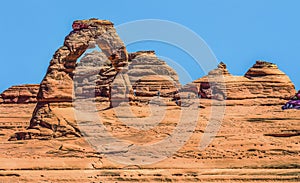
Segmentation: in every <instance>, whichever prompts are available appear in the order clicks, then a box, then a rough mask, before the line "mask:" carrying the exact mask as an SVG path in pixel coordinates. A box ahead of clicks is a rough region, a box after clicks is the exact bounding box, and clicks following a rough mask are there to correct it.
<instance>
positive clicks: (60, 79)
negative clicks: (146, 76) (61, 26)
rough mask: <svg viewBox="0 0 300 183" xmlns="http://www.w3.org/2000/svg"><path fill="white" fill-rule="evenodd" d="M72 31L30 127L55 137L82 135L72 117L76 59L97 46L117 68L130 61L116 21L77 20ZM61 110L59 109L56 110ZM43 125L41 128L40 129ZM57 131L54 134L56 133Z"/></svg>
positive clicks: (49, 74) (45, 84)
mask: <svg viewBox="0 0 300 183" xmlns="http://www.w3.org/2000/svg"><path fill="white" fill-rule="evenodd" d="M72 27H73V30H72V31H71V32H70V34H69V35H68V36H67V37H66V38H65V41H64V45H63V46H62V47H60V48H59V49H58V50H57V51H56V52H55V54H54V55H53V58H52V60H51V61H50V65H49V67H48V70H47V73H46V75H45V77H44V79H43V80H42V82H41V84H40V88H39V93H38V96H37V101H38V102H37V105H36V108H35V110H34V112H33V115H32V119H31V121H30V126H29V129H39V130H40V133H43V134H45V135H49V136H52V135H53V134H54V136H61V135H67V134H73V135H76V136H80V133H79V130H78V129H77V127H76V123H75V120H74V118H72V116H69V117H68V115H62V114H63V113H64V112H65V113H66V114H67V113H72V112H71V111H72V109H71V107H72V103H71V102H72V96H73V75H74V73H73V71H74V70H75V68H76V61H77V59H78V58H79V57H80V56H81V55H82V54H83V53H84V52H85V51H86V50H87V49H89V48H93V47H95V46H96V45H98V47H99V48H100V49H101V50H102V52H103V53H104V54H105V55H106V57H108V58H109V60H110V61H111V63H112V65H113V67H114V69H115V70H116V71H117V72H118V71H120V70H122V68H123V67H124V66H126V65H127V62H128V54H127V51H126V47H125V45H124V43H123V42H122V40H121V39H120V38H119V36H118V35H117V33H116V30H115V29H114V26H113V23H111V22H110V21H107V20H98V19H89V20H77V21H74V23H73V26H72ZM58 108H59V109H60V110H58V111H59V112H58V113H57V112H56V109H58ZM41 127H42V128H41ZM53 132H54V133H53Z"/></svg>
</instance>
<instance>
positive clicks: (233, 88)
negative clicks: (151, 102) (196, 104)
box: [194, 61, 295, 105]
mask: <svg viewBox="0 0 300 183" xmlns="http://www.w3.org/2000/svg"><path fill="white" fill-rule="evenodd" d="M218 73H219V74H221V75H223V77H215V75H217V74H218ZM218 76H219V75H218ZM218 82H220V83H223V85H222V87H220V85H218V84H215V83H218ZM194 83H195V84H196V86H197V87H198V88H199V90H200V92H202V93H203V95H202V96H203V97H204V98H221V99H223V98H226V99H227V100H247V99H259V100H262V99H266V100H265V102H266V103H265V104H270V103H269V102H270V101H272V100H274V101H275V99H276V102H279V103H281V104H282V103H283V102H284V100H287V99H289V98H290V97H292V96H293V95H294V94H295V87H294V85H293V83H292V82H291V80H290V79H289V77H288V76H287V75H286V74H284V73H283V72H282V71H280V70H279V69H278V67H277V66H276V65H275V64H272V63H269V62H264V61H257V62H256V63H255V64H254V65H253V67H251V68H250V69H249V70H248V72H247V73H246V74H245V76H233V75H231V74H230V73H229V72H228V70H227V68H226V65H225V64H224V63H221V64H219V66H218V68H217V69H215V70H213V71H211V72H210V73H209V75H208V76H205V77H203V78H200V79H198V80H196V81H194ZM220 96H222V97H220ZM282 99H284V100H282ZM237 103H239V102H238V101H237ZM250 103H251V102H250ZM252 104H253V102H252V103H251V105H252ZM260 104H263V103H261V102H260Z"/></svg>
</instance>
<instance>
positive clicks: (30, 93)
mask: <svg viewBox="0 0 300 183" xmlns="http://www.w3.org/2000/svg"><path fill="white" fill-rule="evenodd" d="M38 91H39V85H37V84H26V85H17V86H12V87H10V88H8V89H7V90H5V91H4V92H3V93H2V94H1V97H0V103H35V102H36V101H37V100H36V96H37V93H38Z"/></svg>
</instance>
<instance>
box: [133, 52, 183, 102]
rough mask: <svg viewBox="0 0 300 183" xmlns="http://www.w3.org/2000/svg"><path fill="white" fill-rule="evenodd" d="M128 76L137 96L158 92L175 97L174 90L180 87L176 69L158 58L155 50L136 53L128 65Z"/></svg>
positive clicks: (156, 93)
mask: <svg viewBox="0 0 300 183" xmlns="http://www.w3.org/2000/svg"><path fill="white" fill-rule="evenodd" d="M131 57H132V56H131ZM128 76H129V79H130V83H131V84H132V88H133V90H134V92H135V96H137V97H153V96H156V95H158V94H159V95H161V96H164V97H173V96H174V92H175V91H176V90H178V89H179V88H180V83H179V79H178V75H177V73H176V71H175V70H174V69H172V68H171V67H170V66H168V65H167V64H166V63H165V62H164V61H162V60H160V59H158V58H157V56H156V55H155V52H154V51H140V52H136V53H134V57H133V58H132V60H131V62H130V64H129V67H128Z"/></svg>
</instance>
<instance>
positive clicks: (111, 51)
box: [0, 19, 295, 138]
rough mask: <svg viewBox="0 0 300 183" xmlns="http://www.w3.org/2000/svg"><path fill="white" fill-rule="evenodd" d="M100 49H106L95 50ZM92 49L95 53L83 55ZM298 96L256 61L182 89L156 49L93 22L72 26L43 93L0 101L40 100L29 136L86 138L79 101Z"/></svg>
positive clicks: (13, 92) (13, 93) (270, 67)
mask: <svg viewBox="0 0 300 183" xmlns="http://www.w3.org/2000/svg"><path fill="white" fill-rule="evenodd" d="M96 46H98V47H99V48H100V49H101V51H95V48H96ZM88 49H94V50H93V51H92V52H91V53H86V54H84V53H85V52H87V50H88ZM79 59H80V60H79ZM37 91H39V92H38V94H37ZM26 92H27V93H26ZM178 92H180V95H179V93H178ZM294 92H295V90H294V85H293V84H292V82H291V81H290V79H289V78H288V76H286V75H285V74H284V73H283V72H282V71H280V70H279V69H278V68H277V66H276V65H275V64H272V63H268V62H262V61H257V62H256V64H255V65H254V66H253V67H252V68H250V69H249V71H248V72H247V73H246V74H245V76H233V75H231V74H230V73H229V72H228V70H227V68H226V65H225V64H224V63H220V64H219V65H218V68H217V69H214V70H212V71H211V72H209V74H208V75H207V76H205V77H203V78H200V79H198V80H196V81H194V82H193V83H190V84H188V85H185V86H183V87H181V86H180V84H179V81H178V76H177V74H176V72H175V71H174V70H173V69H172V68H171V67H169V66H168V65H167V64H166V63H165V62H164V61H162V60H160V59H158V58H157V56H156V55H155V52H154V51H139V52H135V53H127V51H126V47H125V46H124V43H123V42H122V41H121V39H120V38H119V37H118V35H117V33H116V31H115V29H114V27H113V24H112V23H111V22H109V21H106V20H97V19H90V20H80V21H75V22H74V23H73V30H72V31H71V33H70V34H69V35H68V36H67V37H66V38H65V41H64V45H63V46H62V47H60V48H59V49H58V50H57V51H56V52H55V54H54V55H53V58H52V60H51V61H50V65H49V67H48V70H47V73H46V75H45V77H44V79H43V80H42V82H41V84H40V88H39V90H38V89H37V85H34V87H33V86H32V87H29V86H22V87H13V88H11V89H8V90H7V91H5V92H4V93H3V94H2V95H1V98H0V102H5V103H9V102H12V103H22V102H37V105H36V108H35V109H34V111H33V114H32V118H31V120H30V125H29V127H28V130H31V131H35V132H36V134H34V133H32V132H30V137H33V138H34V137H35V136H44V137H45V136H46V137H49V138H51V137H60V136H69V135H71V136H78V137H79V136H81V134H80V130H79V129H78V127H77V122H76V120H75V116H74V115H75V114H74V105H73V103H72V102H73V101H74V100H77V99H85V98H94V100H95V101H98V102H110V105H109V106H110V107H113V106H116V105H119V104H120V103H121V102H124V101H127V102H128V101H137V102H147V101H149V100H150V98H151V97H153V96H156V95H160V96H162V97H166V98H168V99H167V100H168V101H170V100H173V103H174V102H175V101H176V103H177V104H178V103H181V101H180V99H181V98H187V99H189V98H196V97H197V96H198V97H199V96H200V97H201V98H213V99H218V100H224V99H228V100H241V99H256V98H274V99H288V98H289V97H290V96H292V95H293V94H294ZM36 94H37V97H36V98H35V96H36ZM191 94H192V95H191ZM25 134H26V133H25ZM23 136H24V134H23ZM25 136H26V135H25ZM27 136H28V135H27Z"/></svg>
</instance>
